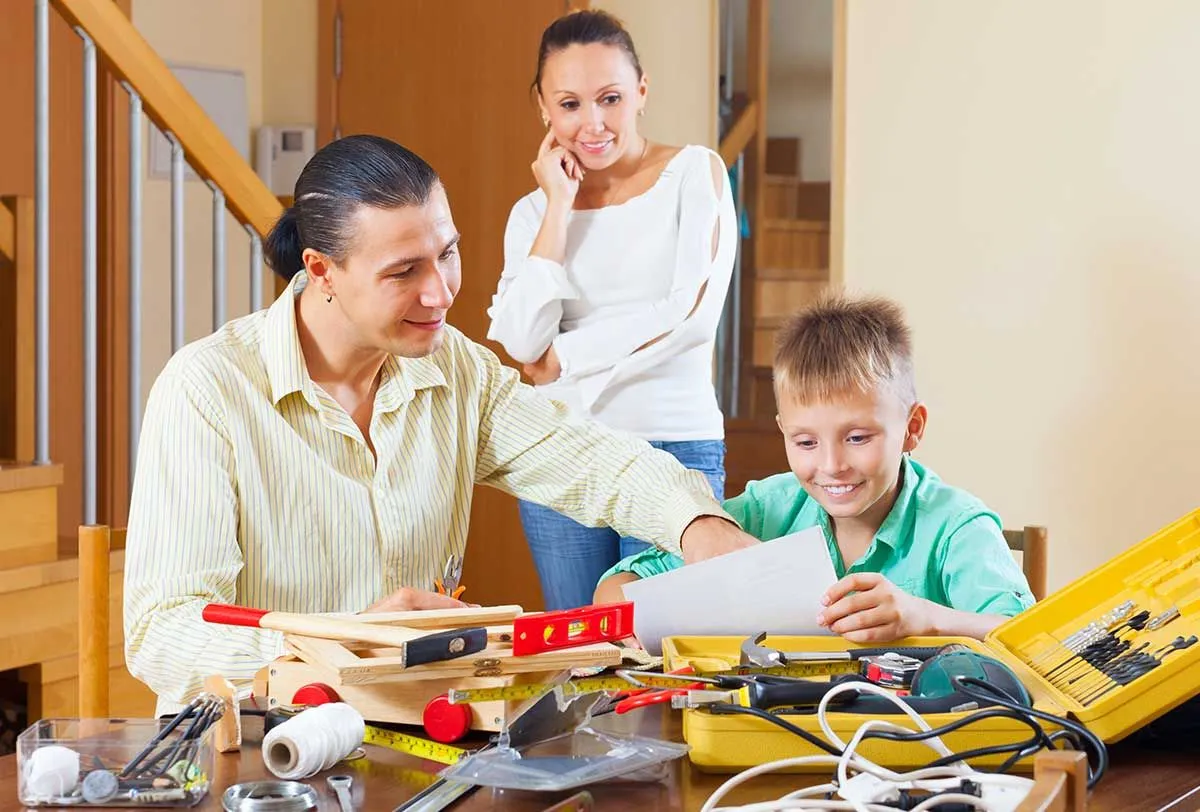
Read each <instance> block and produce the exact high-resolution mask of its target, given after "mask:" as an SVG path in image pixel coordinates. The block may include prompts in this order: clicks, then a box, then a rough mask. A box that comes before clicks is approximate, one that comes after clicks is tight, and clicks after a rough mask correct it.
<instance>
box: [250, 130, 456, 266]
mask: <svg viewBox="0 0 1200 812" xmlns="http://www.w3.org/2000/svg"><path fill="white" fill-rule="evenodd" d="M436 183H438V175H437V173H436V172H434V171H433V167H431V166H430V165H429V164H427V163H425V161H424V159H422V158H421V156H419V155H417V154H416V153H414V152H410V151H409V150H407V149H405V148H404V147H402V146H400V145H399V144H397V143H396V142H394V141H389V140H388V139H386V138H380V137H379V136H377V135H350V136H347V137H345V138H340V139H338V140H337V141H334V142H332V143H330V144H327V145H326V146H324V147H322V148H321V149H320V150H318V151H317V154H316V155H314V156H313V157H312V158H311V159H309V162H308V163H307V164H306V165H305V167H304V169H303V170H302V171H301V172H300V178H299V179H298V180H297V181H296V192H295V202H294V203H293V204H292V206H290V207H289V208H288V209H287V210H285V211H284V212H283V214H282V215H280V217H279V220H278V221H277V222H276V223H275V225H274V226H273V227H272V228H271V233H270V234H268V235H267V239H266V240H265V241H264V243H263V254H264V255H265V256H266V260H267V264H268V265H270V266H271V269H272V270H273V271H275V273H277V274H279V275H280V276H282V277H283V278H284V279H291V278H292V276H293V275H294V274H295V273H296V272H297V271H299V270H300V269H301V268H303V267H304V260H303V259H302V258H301V255H302V254H303V252H304V249H305V248H312V249H314V250H316V251H320V252H321V253H322V254H326V255H327V256H330V257H332V258H333V259H334V260H335V261H338V262H341V261H342V260H344V259H345V257H346V252H347V250H348V249H349V247H350V241H351V239H352V238H353V237H354V234H353V227H352V225H351V222H350V221H351V218H353V217H354V214H355V212H357V211H358V207H359V206H376V207H378V208H383V209H394V208H397V207H400V206H420V205H421V204H423V203H425V201H426V200H428V199H429V193H430V191H432V189H433V187H434V184H436Z"/></svg>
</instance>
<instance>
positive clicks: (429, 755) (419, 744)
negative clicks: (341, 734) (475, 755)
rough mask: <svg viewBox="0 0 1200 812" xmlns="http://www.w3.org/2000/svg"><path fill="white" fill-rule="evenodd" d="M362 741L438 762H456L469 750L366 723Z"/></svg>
mask: <svg viewBox="0 0 1200 812" xmlns="http://www.w3.org/2000/svg"><path fill="white" fill-rule="evenodd" d="M363 743H364V744H375V745H378V746H380V747H386V748H388V749H389V750H396V751H398V752H401V753H406V754H408V755H410V756H416V757H417V758H424V759H428V760H429V761H436V762H437V763H438V764H456V763H457V762H458V760H459V759H461V758H462V757H463V756H465V755H467V754H468V753H469V752H470V751H468V750H464V749H462V748H461V747H451V746H450V745H448V744H442V743H440V742H434V741H430V740H429V739H422V738H420V737H418V736H409V735H408V734H406V733H397V732H396V731H394V730H384V729H383V728H381V727H375V726H374V725H367V728H366V735H364V736H363Z"/></svg>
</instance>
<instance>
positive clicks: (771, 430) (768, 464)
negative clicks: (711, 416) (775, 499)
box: [725, 376, 788, 497]
mask: <svg viewBox="0 0 1200 812" xmlns="http://www.w3.org/2000/svg"><path fill="white" fill-rule="evenodd" d="M759 377H761V376H759ZM767 380H768V383H769V380H770V377H769V376H768V377H767ZM772 402H773V399H772ZM759 411H760V415H759V416H756V417H754V418H751V419H741V420H733V419H728V420H726V421H725V446H726V449H727V450H726V452H725V496H726V497H730V496H737V495H738V494H739V493H741V492H742V491H744V490H745V489H746V483H747V482H749V481H750V480H752V479H765V478H766V477H769V476H772V475H774V474H778V473H780V472H782V471H787V470H788V462H787V452H786V451H785V450H784V446H783V437H782V435H781V434H780V433H779V428H778V427H777V426H776V425H775V418H774V407H773V405H771V406H767V407H765V408H762V409H760V410H759Z"/></svg>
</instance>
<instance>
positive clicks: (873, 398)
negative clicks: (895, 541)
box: [778, 386, 926, 535]
mask: <svg viewBox="0 0 1200 812" xmlns="http://www.w3.org/2000/svg"><path fill="white" fill-rule="evenodd" d="M925 416H926V412H925V407H924V406H923V405H922V404H920V403H918V404H916V405H915V406H913V407H912V408H911V409H909V408H907V407H906V405H905V404H904V403H903V402H902V401H901V399H900V398H899V397H898V396H897V395H896V394H895V392H894V391H893V390H892V389H891V388H890V387H888V386H877V387H875V388H874V389H873V390H871V391H869V392H850V393H847V394H845V395H843V396H842V397H840V398H838V399H836V400H833V401H826V402H813V403H801V402H800V401H799V399H798V398H794V397H788V396H786V395H783V396H781V397H780V399H779V417H778V421H779V428H780V430H781V431H782V432H783V436H784V440H785V445H786V448H787V456H788V463H789V465H790V466H791V469H792V473H794V474H795V475H796V478H797V479H798V480H799V481H800V484H801V485H802V486H803V488H804V490H805V491H806V492H807V493H808V494H809V495H810V496H811V497H812V498H813V499H816V500H817V502H818V504H820V505H821V507H822V508H824V509H825V512H826V513H828V514H829V516H830V518H831V519H833V520H834V522H835V524H836V523H837V520H838V519H841V520H843V521H845V520H849V521H850V522H851V523H854V524H861V525H862V528H861V529H863V530H868V531H869V532H870V533H871V534H872V535H873V534H874V533H875V532H876V531H877V530H878V529H879V526H880V525H881V524H883V520H884V518H886V517H887V514H888V512H889V511H890V510H891V509H892V505H893V503H894V502H895V500H896V494H897V492H898V491H899V485H900V483H899V475H900V462H901V459H902V457H903V455H904V452H905V451H911V450H913V449H914V448H916V446H917V443H919V442H920V439H921V434H922V433H923V432H924V429H925Z"/></svg>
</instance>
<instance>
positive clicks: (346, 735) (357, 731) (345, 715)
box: [262, 702, 366, 781]
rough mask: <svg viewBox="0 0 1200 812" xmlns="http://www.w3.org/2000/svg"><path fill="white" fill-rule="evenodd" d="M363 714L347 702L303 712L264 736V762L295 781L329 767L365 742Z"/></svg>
mask: <svg viewBox="0 0 1200 812" xmlns="http://www.w3.org/2000/svg"><path fill="white" fill-rule="evenodd" d="M365 734H366V724H365V723H364V722H363V718H362V714H360V713H359V712H358V711H356V710H355V709H354V708H352V707H350V706H349V705H347V704H346V703H345V702H331V703H329V704H327V705H318V706H317V707H315V708H309V709H308V710H304V711H301V712H300V713H298V714H296V715H295V716H293V717H292V718H291V719H288V720H287V721H286V722H284V723H283V724H281V725H279V726H278V727H275V728H272V729H271V732H270V733H268V734H267V735H266V736H264V737H263V743H262V754H263V763H264V764H266V765H267V769H268V770H270V771H271V772H272V773H274V774H275V775H276V776H278V777H279V778H283V779H286V780H289V781H294V780H296V779H300V778H308V777H309V776H312V775H316V774H317V773H319V772H320V771H321V770H328V769H329V768H330V767H332V766H333V765H334V764H337V763H338V762H339V761H341V760H342V759H344V758H345V757H346V756H348V755H350V754H351V753H353V752H354V750H355V748H357V747H358V746H359V745H361V744H362V743H363V736H364V735H365Z"/></svg>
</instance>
